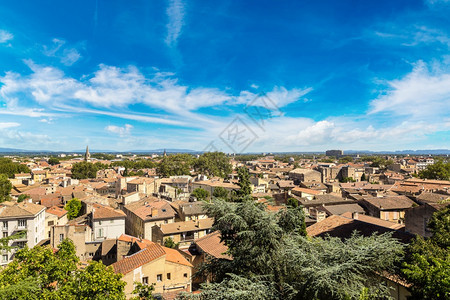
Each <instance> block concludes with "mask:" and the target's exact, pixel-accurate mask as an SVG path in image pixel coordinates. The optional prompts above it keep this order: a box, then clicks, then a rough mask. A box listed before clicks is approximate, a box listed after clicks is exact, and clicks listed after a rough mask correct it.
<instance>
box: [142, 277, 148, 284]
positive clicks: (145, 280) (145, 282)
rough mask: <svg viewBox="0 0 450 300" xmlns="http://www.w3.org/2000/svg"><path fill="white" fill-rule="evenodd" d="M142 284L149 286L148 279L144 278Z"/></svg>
mask: <svg viewBox="0 0 450 300" xmlns="http://www.w3.org/2000/svg"><path fill="white" fill-rule="evenodd" d="M142 284H144V285H148V277H142Z"/></svg>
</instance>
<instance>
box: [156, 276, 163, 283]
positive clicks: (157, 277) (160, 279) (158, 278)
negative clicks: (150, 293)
mask: <svg viewBox="0 0 450 300" xmlns="http://www.w3.org/2000/svg"><path fill="white" fill-rule="evenodd" d="M156 281H158V282H161V281H162V274H158V275H156Z"/></svg>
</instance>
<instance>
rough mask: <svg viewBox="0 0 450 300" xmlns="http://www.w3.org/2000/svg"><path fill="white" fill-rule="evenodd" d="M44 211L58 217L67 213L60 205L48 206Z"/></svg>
mask: <svg viewBox="0 0 450 300" xmlns="http://www.w3.org/2000/svg"><path fill="white" fill-rule="evenodd" d="M45 213H47V214H52V215H55V216H57V217H58V218H61V217H63V216H65V215H66V214H67V210H65V209H63V208H61V207H58V206H52V207H50V208H47V210H46V211H45Z"/></svg>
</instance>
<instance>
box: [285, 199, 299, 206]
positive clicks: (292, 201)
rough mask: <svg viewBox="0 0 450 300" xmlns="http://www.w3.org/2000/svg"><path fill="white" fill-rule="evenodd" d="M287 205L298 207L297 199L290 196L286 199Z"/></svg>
mask: <svg viewBox="0 0 450 300" xmlns="http://www.w3.org/2000/svg"><path fill="white" fill-rule="evenodd" d="M287 205H288V206H291V207H294V208H296V207H298V200H297V199H295V198H292V197H290V198H288V199H287Z"/></svg>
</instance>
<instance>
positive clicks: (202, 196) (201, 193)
mask: <svg viewBox="0 0 450 300" xmlns="http://www.w3.org/2000/svg"><path fill="white" fill-rule="evenodd" d="M191 195H192V196H194V197H195V198H197V200H199V201H202V200H206V199H208V197H209V192H208V191H207V190H205V189H202V188H196V189H195V190H193V191H192V194H191Z"/></svg>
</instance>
